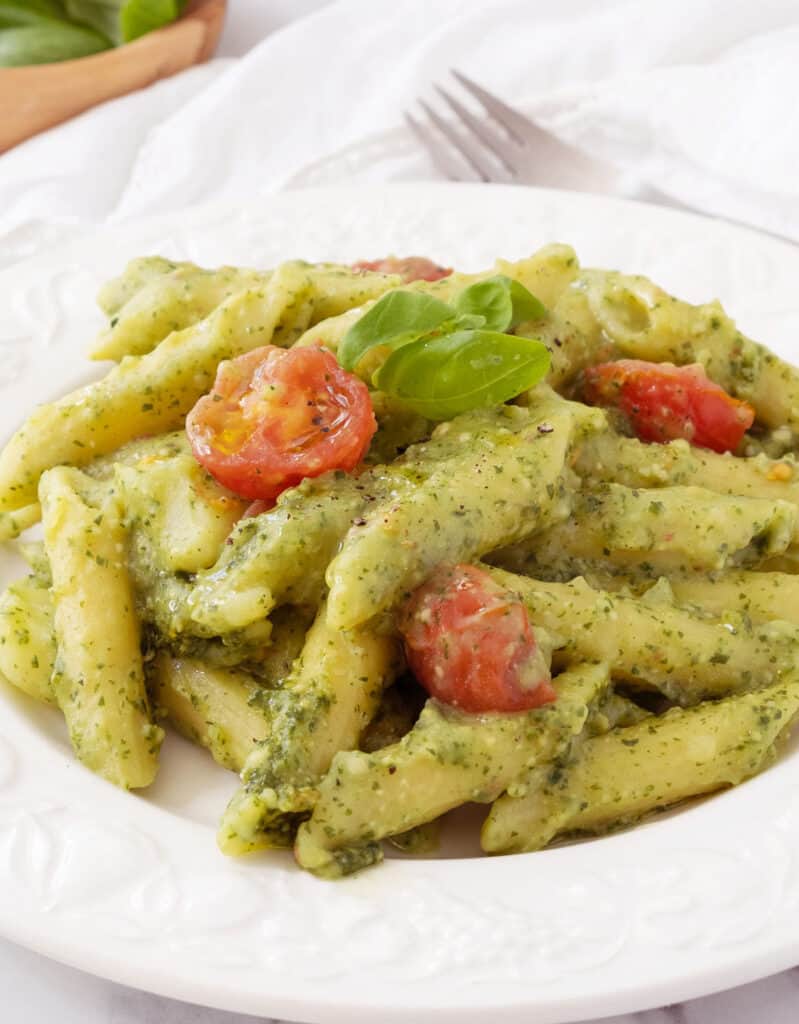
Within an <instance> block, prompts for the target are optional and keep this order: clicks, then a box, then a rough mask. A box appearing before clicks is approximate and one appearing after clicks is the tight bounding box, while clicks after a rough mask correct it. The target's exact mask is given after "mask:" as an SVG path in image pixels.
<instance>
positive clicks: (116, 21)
mask: <svg viewBox="0 0 799 1024" xmlns="http://www.w3.org/2000/svg"><path fill="white" fill-rule="evenodd" d="M65 3H66V9H67V14H68V15H69V17H70V18H72V19H73V20H74V21H79V22H82V23H83V24H85V25H90V26H91V27H92V28H94V29H97V31H98V32H102V33H103V34H104V35H106V36H108V38H109V39H112V40H113V41H114V42H115V43H116V44H117V45H120V44H122V43H129V42H131V41H132V40H134V39H138V38H139V36H143V35H144V34H145V33H147V32H152V30H153V29H156V28H161V27H162V26H163V25H168V24H169V22H171V21H174V20H175V19H176V18H178V17H179V16H180V14H181V13H182V11H183V8H184V7H185V6H186V0H65Z"/></svg>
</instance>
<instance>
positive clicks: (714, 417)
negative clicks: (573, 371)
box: [583, 359, 755, 452]
mask: <svg viewBox="0 0 799 1024" xmlns="http://www.w3.org/2000/svg"><path fill="white" fill-rule="evenodd" d="M583 395H584V397H585V399H586V401H588V402H590V403H591V404H593V405H604V406H612V407H614V408H617V409H620V410H621V411H622V412H623V413H624V414H625V415H626V416H627V418H628V419H629V421H630V425H631V426H632V428H633V430H634V431H635V433H636V434H637V436H638V437H639V438H640V439H641V440H642V441H654V442H658V443H661V444H663V443H665V442H667V441H674V440H676V439H678V438H684V439H685V440H686V441H690V442H691V444H693V445H696V446H697V447H699V448H710V449H712V450H713V451H714V452H730V451H734V450H735V449H736V448H737V447H738V445H739V444H740V443H741V439H742V438H743V436H744V434H745V433H746V431H747V430H748V429H749V428H750V427H751V426H752V423H753V422H754V419H755V411H754V409H753V408H752V406H751V405H749V404H748V403H747V402H742V401H740V400H739V399H737V398H733V397H732V395H729V394H727V392H726V391H725V390H724V389H723V388H721V387H719V385H718V384H714V383H713V381H712V380H710V379H709V377H708V376H707V375H706V373H705V371H704V368H703V367H702V366H701V365H700V364H698V363H694V364H691V365H690V366H674V364H673V363H648V362H645V361H644V360H642V359H619V360H618V361H617V362H613V363H600V364H599V365H598V366H590V367H588V369H587V370H586V371H585V384H584V389H583Z"/></svg>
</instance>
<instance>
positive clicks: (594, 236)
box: [0, 186, 799, 1024]
mask: <svg viewBox="0 0 799 1024" xmlns="http://www.w3.org/2000/svg"><path fill="white" fill-rule="evenodd" d="M551 240H562V241H568V242H570V243H571V244H573V245H575V246H576V248H577V250H578V253H579V254H580V256H581V258H582V260H583V262H584V263H593V264H597V265H601V266H614V267H620V268H623V269H625V270H630V271H641V272H643V273H646V274H650V275H652V276H653V277H654V278H655V280H656V281H658V282H659V283H661V284H663V285H664V286H665V287H667V288H669V289H671V290H673V291H675V292H676V293H677V294H679V295H681V296H684V297H686V298H688V299H691V300H695V301H698V300H703V299H709V298H711V297H713V296H718V297H720V298H721V299H722V300H723V301H724V303H725V305H726V306H727V308H728V309H729V310H730V311H731V312H732V313H733V314H734V315H736V316H737V318H738V320H739V322H740V325H741V327H742V328H743V329H744V330H745V331H747V332H749V333H751V334H753V335H754V336H756V337H758V338H761V339H763V340H764V341H766V342H768V343H769V344H771V345H772V346H773V347H775V348H776V349H777V350H778V351H780V352H781V353H783V354H784V355H787V356H791V355H793V357H794V358H797V356H799V352H797V350H796V346H797V339H799V305H798V304H797V281H799V249H794V248H792V247H790V246H788V245H784V244H782V243H780V242H777V241H775V240H773V239H770V238H765V237H762V236H759V235H757V234H755V233H753V232H748V231H745V230H742V229H739V228H733V227H730V226H729V225H726V224H720V223H714V222H712V221H708V220H704V219H700V218H696V217H692V216H689V215H685V214H678V213H674V212H672V211H667V210H662V209H656V208H650V207H646V206H642V205H637V204H632V203H624V202H620V201H614V200H608V199H604V198H598V197H591V196H586V195H574V194H559V193H555V192H543V191H534V190H527V189H503V188H500V187H496V186H491V187H488V188H486V187H479V186H478V187H473V186H461V187H457V186H408V187H402V186H398V187H395V188H391V189H382V190H374V191H369V190H363V189H359V190H357V191H355V190H350V191H348V190H343V189H339V190H320V191H307V192H295V193H287V194H283V195H278V196H273V197H268V198H262V199H259V200H257V201H254V202H252V203H250V204H249V205H247V206H239V207H236V208H232V207H226V208H219V207H214V208H204V209H200V210H197V211H194V212H192V213H191V214H181V215H180V216H174V217H167V218H159V219H158V220H153V221H149V222H146V223H142V222H139V223H137V224H131V225H127V226H121V227H116V228H114V229H113V230H108V231H102V232H99V233H98V234H96V235H95V236H93V237H91V238H88V239H86V240H84V241H82V242H80V243H76V244H72V245H70V246H69V247H67V248H64V249H62V250H61V251H58V252H53V253H50V254H46V255H43V256H42V257H41V258H37V259H35V260H34V261H31V262H30V263H28V264H26V265H22V266H17V267H15V268H12V269H9V270H7V271H5V272H3V273H2V274H0V302H1V303H2V308H3V310H4V316H3V320H2V323H0V352H2V355H3V358H2V360H0V387H2V403H0V405H1V406H2V407H1V408H0V431H2V432H3V433H7V432H9V431H10V430H11V429H13V427H14V426H15V425H16V424H17V423H18V422H19V420H20V419H21V417H22V416H23V415H24V414H25V412H27V410H28V409H29V408H30V406H31V405H32V404H33V403H34V402H35V401H41V400H43V399H45V398H48V397H52V396H54V395H56V394H58V393H60V392H62V391H64V390H65V389H66V388H67V387H70V386H72V385H73V384H74V383H76V382H78V381H80V380H81V379H85V378H86V376H87V373H88V371H87V367H86V364H85V363H84V362H82V360H81V354H82V352H83V351H84V349H85V347H86V344H87V343H88V342H89V340H90V338H91V336H92V335H93V333H94V331H95V330H96V328H97V327H98V326H99V323H100V318H99V315H98V314H97V313H96V312H95V310H94V308H93V296H94V293H95V291H96V289H97V286H98V285H99V284H100V282H101V281H102V280H103V279H105V278H107V277H108V276H109V275H112V274H115V273H117V272H118V271H119V270H120V269H121V268H122V266H123V265H124V262H125V261H126V260H127V259H128V258H129V257H131V256H134V255H139V254H143V253H148V252H161V253H163V254H165V255H169V256H172V257H175V258H183V259H185V258H188V259H193V260H196V261H198V262H200V263H207V264H213V263H218V262H222V261H225V262H230V263H244V264H256V265H258V264H260V265H269V264H272V263H274V262H275V261H277V260H280V259H283V258H286V257H290V256H297V257H304V258H306V259H310V260H319V259H342V260H353V259H356V258H358V257H375V256H380V255H382V254H384V253H387V252H392V251H393V252H396V253H399V254H409V253H420V254H428V255H430V256H432V257H433V258H434V259H437V260H440V261H444V262H451V263H455V264H457V265H458V266H459V267H463V268H465V269H477V268H480V267H483V266H486V265H488V264H489V263H490V262H491V261H492V260H493V259H494V257H495V256H497V255H502V256H504V257H507V258H511V259H512V258H515V257H519V256H522V255H525V254H528V253H530V252H531V251H532V250H533V249H535V248H536V247H538V246H540V245H542V244H543V243H545V242H548V241H551ZM792 346H793V349H792ZM4 560H5V564H4V569H5V570H6V571H7V573H10V572H11V569H12V565H11V560H10V558H9V557H6V556H4ZM234 786H235V780H234V779H233V777H232V776H231V775H229V774H226V773H225V772H223V771H222V770H221V769H216V767H215V766H214V765H213V764H212V763H210V761H209V760H208V759H207V758H206V757H205V755H204V754H202V753H201V752H199V751H197V750H195V749H193V748H190V747H189V746H188V745H187V744H184V743H183V742H182V741H179V740H171V741H170V742H168V743H167V744H166V747H165V751H164V758H163V767H162V772H161V775H160V778H159V781H158V783H157V785H156V786H155V787H154V788H153V790H152V791H151V792H150V793H149V794H148V795H147V796H131V795H127V794H124V793H122V792H118V791H117V790H115V789H114V788H112V787H111V786H110V785H107V784H106V783H104V782H102V781H100V780H99V779H97V778H95V777H93V776H92V775H91V774H90V773H88V772H87V771H85V770H84V769H83V768H82V767H81V766H80V765H79V764H77V763H76V762H75V761H74V760H73V758H72V756H71V754H70V752H69V749H68V745H67V743H66V740H65V736H64V732H63V729H62V728H61V726H60V724H59V723H58V721H57V716H56V715H54V714H53V713H51V712H49V711H47V710H46V709H42V708H38V707H35V706H34V705H33V704H32V703H31V702H29V701H27V700H26V699H24V698H22V697H18V696H16V695H15V694H14V693H12V692H10V691H9V690H8V689H6V688H3V689H2V691H0V932H2V933H3V934H5V935H7V936H8V937H9V938H11V939H14V940H16V941H18V942H20V943H22V944H24V945H27V946H30V947H31V948H33V949H36V950H39V951H40V952H43V953H46V954H48V955H50V956H52V957H55V958H57V959H59V960H62V961H64V962H66V963H69V964H72V965H74V966H77V967H81V968H83V969H84V970H87V971H91V972H93V973H96V974H99V975H103V976H105V977H108V978H113V979H115V980H117V981H120V982H124V983H126V984H129V985H134V986H137V987H140V988H145V989H149V990H151V991H154V992H159V993H162V994H164V995H169V996H174V997H177V998H183V999H188V1000H192V1001H194V1002H198V1003H205V1004H208V1005H211V1006H217V1007H222V1008H226V1009H230V1010H240V1011H246V1012H249V1013H258V1014H270V1015H274V1016H281V1017H288V1018H293V1019H299V1020H303V1021H313V1022H317V1021H318V1022H328V1021H329V1022H339V1021H340V1022H344V1021H346V1022H347V1024H354V1022H358V1021H369V1022H374V1021H380V1022H381V1024H390V1022H392V1021H414V1022H421V1021H425V1020H433V1019H434V1020H435V1021H437V1022H444V1021H458V1022H459V1024H462V1022H468V1021H478V1020H479V1021H482V1022H485V1021H488V1020H490V1021H492V1022H493V1021H530V1020H532V1019H534V1020H535V1021H536V1024H554V1022H564V1021H574V1020H577V1019H583V1018H585V1017H595V1016H597V1015H604V1014H611V1013H619V1012H623V1011H629V1010H634V1009H641V1008H645V1007H649V1006H653V1005H660V1004H663V1003H667V1002H674V1001H675V1000H681V999H685V998H690V997H693V996H697V995H700V994H704V993H707V992H710V991H713V990H715V989H719V988H723V987H728V986H732V985H737V984H740V983H742V982H745V981H748V980H752V979H754V978H757V977H760V976H763V975H765V974H768V973H771V972H773V971H777V970H780V969H781V968H784V967H787V966H788V965H790V964H794V963H797V962H799V931H797V927H796V920H797V913H798V912H799V807H797V798H796V794H797V792H798V791H799V750H797V749H796V748H795V747H794V748H792V749H791V750H789V751H788V752H787V753H786V754H785V756H783V758H782V759H781V760H780V762H779V763H778V764H777V765H775V766H774V767H773V768H771V769H770V770H769V771H768V772H767V773H766V774H765V775H762V776H760V777H759V778H757V779H754V780H753V781H751V782H748V783H746V784H745V785H744V786H741V787H740V788H739V789H736V790H733V791H731V792H728V793H725V794H723V795H721V796H718V797H715V798H714V799H711V800H709V801H707V802H704V803H702V804H699V805H696V806H694V807H691V808H690V809H687V810H685V811H683V812H681V813H678V814H675V815H672V816H670V817H666V818H663V819H661V820H659V821H656V822H655V823H652V824H649V825H647V826H645V827H643V828H639V829H637V830H635V831H630V832H627V833H623V834H620V835H616V836H613V837H610V838H606V839H601V840H598V841H594V842H589V843H583V844H580V845H575V846H571V847H564V848H560V849H555V850H551V851H547V852H543V853H536V854H531V855H523V856H514V857H505V858H498V859H488V858H463V857H461V858H459V859H450V860H419V861H412V860H393V861H390V862H388V863H386V864H385V865H384V866H382V867H380V868H379V869H376V870H373V871H368V872H366V873H365V874H363V875H362V876H360V877H357V878H354V879H351V880H348V881H344V882H340V883H336V884H332V883H327V882H321V881H317V880H316V879H314V878H312V877H310V876H309V875H306V874H303V873H301V872H300V871H298V870H296V869H295V867H294V865H293V863H292V861H291V858H290V857H289V856H287V855H284V854H274V855H266V856H263V857H257V858H253V859H251V860H248V861H243V862H238V863H236V862H232V861H230V860H226V859H225V858H223V857H222V856H221V855H220V854H219V853H218V852H217V850H216V846H215V842H214V826H215V822H216V819H217V817H218V814H219V812H220V810H221V808H222V806H223V805H224V803H225V801H226V799H227V797H228V795H229V794H230V793H231V792H232V790H233V789H234Z"/></svg>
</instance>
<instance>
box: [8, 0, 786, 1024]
mask: <svg viewBox="0 0 799 1024" xmlns="http://www.w3.org/2000/svg"><path fill="white" fill-rule="evenodd" d="M325 6H328V5H327V4H326V3H325V0H231V5H230V10H231V14H230V18H229V22H228V26H227V28H226V31H225V35H224V38H223V40H222V45H221V47H220V54H219V56H220V57H222V58H224V59H225V60H224V61H220V62H218V64H217V65H215V66H214V67H212V68H209V69H200V70H198V71H197V72H196V73H194V78H190V77H187V78H185V79H182V80H179V81H177V80H176V81H175V82H173V83H169V84H167V85H165V86H163V87H162V94H163V95H164V97H165V102H166V108H165V110H162V111H161V117H162V119H164V118H166V117H167V116H168V115H170V114H172V113H173V112H174V111H175V110H178V109H179V108H180V106H181V104H183V103H186V104H188V103H189V102H191V100H192V99H194V98H195V96H194V93H195V92H198V93H199V92H202V89H203V88H204V87H205V86H206V85H207V84H208V82H209V81H211V79H213V78H214V77H216V76H217V75H220V74H222V73H223V72H224V71H226V70H227V69H229V68H230V67H231V64H230V63H229V62H230V61H231V60H235V59H236V58H237V57H239V56H241V55H242V54H244V53H246V52H247V51H248V50H249V49H250V48H251V47H253V46H254V45H255V44H256V43H257V42H259V41H260V40H262V39H264V38H265V37H266V36H268V35H271V34H272V33H275V32H276V31H278V30H279V29H281V28H282V27H283V26H285V25H287V24H288V23H289V22H292V21H297V20H298V19H300V18H303V17H304V16H306V15H308V14H310V13H312V12H314V11H317V10H319V9H320V8H322V7H325ZM392 6H393V7H396V6H397V5H396V4H395V5H392ZM399 6H403V5H402V4H400V5H399ZM405 6H407V4H405ZM656 6H657V5H656ZM699 6H701V4H697V7H699ZM732 6H733V5H732V4H730V3H729V0H727V5H726V6H725V12H727V11H729V10H730V8H732ZM777 6H778V3H777V0H762V2H761V3H760V4H759V5H757V10H758V12H761V11H762V12H767V9H769V10H770V9H771V8H774V9H776V7H777ZM738 7H741V8H742V7H743V4H737V5H736V10H737V8H738ZM379 9H380V7H379V5H375V16H377V11H378V10H379ZM750 10H751V8H750ZM763 17H767V13H764V14H763ZM544 28H546V26H544ZM285 38H286V37H285V36H284V39H285ZM286 45H288V44H286ZM664 48H667V43H664ZM699 49H701V48H699ZM699 49H697V52H696V53H692V54H691V57H690V59H691V60H693V61H694V62H696V63H701V60H702V54H701V53H700V52H699ZM434 51H435V47H434V46H432V45H431V50H430V53H429V54H425V55H424V61H426V72H425V74H426V76H427V77H428V78H432V77H436V76H438V77H440V73H441V72H442V71H443V70H445V68H446V66H447V65H446V62H445V61H444V60H443V58H441V59H438V60H436V59H435V52H434ZM428 57H429V59H428ZM745 59H747V55H746V54H744V60H745ZM420 60H421V58H420ZM603 60H604V56H603V55H602V54H601V53H599V52H597V53H596V55H595V61H596V63H597V65H599V64H601V62H602V61H603ZM642 63H643V59H642V58H641V56H640V52H639V53H638V55H637V56H636V55H631V58H630V69H629V70H630V73H631V74H632V73H634V72H636V71H637V70H638V69H639V67H640V65H641V64H642ZM307 70H308V72H309V81H313V82H314V83H315V85H318V83H319V80H320V76H323V73H324V72H325V71H326V69H325V68H319V67H315V68H310V69H307ZM545 70H546V69H545ZM389 77H390V76H389ZM489 80H490V75H489ZM194 83H196V85H195V84H194ZM621 84H622V85H623V84H624V83H623V81H622V82H621ZM661 87H662V88H666V87H667V77H666V75H665V72H664V77H663V79H662V82H661ZM766 88H768V86H767V85H766ZM536 89H539V91H540V79H539V80H537V81H536V84H535V87H534V89H533V92H535V90H536ZM386 92H387V93H389V94H390V100H391V103H392V104H393V105H394V108H396V104H397V98H396V97H394V96H393V95H391V83H390V81H387V83H386ZM531 95H532V93H531ZM135 102H136V101H133V103H134V104H135ZM377 103H378V101H377V99H375V100H374V104H377ZM139 108H140V110H141V115H140V117H139V118H138V120H137V121H136V122H135V123H132V122H131V121H130V119H129V120H128V125H131V126H132V127H131V130H132V131H133V130H134V129H135V131H134V134H135V132H138V133H139V134H140V136H141V138H142V139H145V138H146V137H147V136H148V135H149V134H150V133H151V131H152V132H153V133H155V129H156V128H157V125H151V124H150V123H149V122H148V117H149V116H150V115H149V114H148V113H147V111H146V103H144V102H142V103H140V104H139ZM167 108H168V109H167ZM129 109H133V105H130V107H129ZM597 111H598V113H599V114H600V115H602V108H601V104H600V105H598V106H597ZM99 116H101V117H108V119H109V120H113V117H114V116H115V115H114V111H113V109H112V106H111V105H108V106H107V108H106V110H105V111H104V112H102V113H101V114H100V115H99ZM631 116H632V112H631ZM357 124H358V122H357V118H354V119H353V120H352V124H350V125H347V126H346V127H345V126H342V132H343V133H344V138H343V141H350V139H349V138H348V137H346V132H347V131H350V130H351V129H352V128H353V126H355V127H356V128H357ZM561 125H562V127H563V130H564V132H565V134H567V135H568V130H569V120H568V118H566V119H565V120H562V122H561ZM126 127H127V125H126ZM318 127H319V132H320V137H324V138H325V139H326V145H327V147H328V149H330V148H331V144H330V143H331V136H330V134H329V132H328V134H325V128H326V126H323V125H322V124H321V123H320V124H319V126H318ZM653 127H654V128H657V124H655V123H653ZM93 131H94V132H96V129H92V127H91V122H88V121H87V122H85V136H84V139H86V140H87V139H88V138H89V137H90V136H91V134H92V132H93ZM621 134H623V133H620V136H621ZM76 138H77V136H76ZM698 141H699V140H698ZM34 144H35V145H38V144H39V143H38V140H34ZM333 148H334V147H333ZM752 148H754V147H752ZM20 149H22V147H21V148H20ZM31 152H33V150H31ZM318 155H319V156H321V155H323V153H322V152H320V153H319V154H318ZM14 159H15V161H16V162H15V164H14V166H16V167H19V166H20V161H19V160H16V158H14ZM125 159H126V156H125V153H124V152H122V153H121V155H120V159H119V160H117V164H120V162H121V163H124V160H125ZM6 166H9V167H11V166H12V164H11V163H9V164H8V165H6V164H5V163H4V162H3V161H0V198H2V199H3V206H4V207H5V209H6V211H8V210H9V209H10V208H12V207H13V209H14V210H15V219H14V220H13V222H10V221H9V222H7V227H6V229H5V230H4V242H6V243H8V246H6V250H7V252H8V251H9V249H8V247H9V246H10V248H11V249H13V248H14V246H17V247H18V249H19V254H20V255H23V254H24V253H25V250H26V248H28V249H29V247H30V246H32V245H34V244H42V243H44V242H46V241H48V240H52V239H55V238H57V237H62V236H63V234H64V233H65V232H68V231H73V230H83V229H84V227H85V224H86V222H91V220H92V217H93V216H94V215H95V212H94V211H90V210H89V209H88V206H87V207H86V208H85V209H84V208H82V207H81V206H80V202H79V198H80V197H77V196H74V195H73V194H72V193H70V191H69V187H68V186H69V181H68V179H67V177H63V178H62V180H61V182H60V183H59V185H58V187H56V186H55V185H54V186H53V187H49V186H48V189H47V195H45V193H43V192H41V193H39V194H36V195H35V196H34V197H33V198H31V195H32V194H28V193H26V194H25V195H23V194H22V193H21V192H20V190H19V188H17V189H16V192H14V182H13V180H12V179H13V174H12V173H9V174H7V175H6V176H4V173H3V171H4V167H6ZM794 166H795V164H794ZM297 169H298V168H296V167H295V168H290V167H288V166H286V167H284V168H281V170H283V171H284V172H285V173H286V174H287V173H288V172H289V171H291V170H294V171H296V170H297ZM655 169H657V168H655ZM120 170H121V171H122V170H124V167H121V166H120ZM275 171H277V168H275ZM54 180H55V179H54ZM178 180H179V179H177V178H176V181H178ZM230 180H231V182H233V183H234V184H235V182H236V179H235V178H231V179H230ZM109 182H110V179H109ZM133 185H134V187H133V188H132V189H131V188H128V189H127V190H126V192H125V193H124V195H122V205H123V207H124V205H125V202H127V204H128V208H129V209H130V210H132V211H133V212H136V190H135V180H134V181H133ZM62 186H63V187H62ZM102 186H103V181H102V180H100V179H98V188H97V189H95V190H94V191H93V193H92V196H91V198H92V201H93V202H95V203H97V202H100V201H101V200H102V197H103V196H104V195H105V194H106V193H105V192H103V188H102ZM212 186H213V183H212V182H211V183H209V182H205V183H204V187H205V188H206V190H207V191H210V193H213V187H212ZM59 188H60V189H61V191H59ZM85 192H86V190H85V189H84V194H85ZM107 195H108V203H107V205H106V207H105V208H104V209H101V206H98V207H97V209H99V210H101V213H100V216H109V215H112V214H113V212H114V208H115V204H116V205H117V209H118V208H119V207H118V204H119V202H120V196H119V195H116V194H115V193H114V190H113V188H111V186H110V184H109V187H108V189H107ZM9 197H11V198H12V199H13V200H14V202H10V201H9ZM48 197H49V199H50V200H52V210H53V213H52V217H51V220H50V221H49V222H48V221H47V220H46V218H43V217H42V214H41V201H42V200H44V199H47V198H48ZM192 198H194V196H192ZM27 203H30V205H29V206H26V204H27ZM32 210H33V211H35V216H34V215H33V214H32V213H31V211H32ZM5 258H7V256H6V257H5ZM0 991H2V992H3V1008H2V1010H1V1011H0V1021H2V1022H3V1024H5V1022H8V1024H53V1022H54V1021H57V1022H58V1024H247V1022H252V1021H255V1018H252V1017H243V1016H240V1015H237V1014H230V1013H225V1012H221V1011H216V1010H210V1009H205V1008H201V1007H195V1006H189V1005H187V1004H183V1003H178V1002H174V1001H172V1000H166V999H161V998H158V997H156V996H152V995H149V994H146V993H142V992H138V991H134V990H131V989H128V988H125V987H123V986H120V985H115V984H112V983H110V982H105V981H102V980H100V979H97V978H94V977H90V976H89V975H86V974H83V973H81V972H79V971H76V970H73V969H71V968H68V967H64V966H62V965H60V964H57V963H54V962H52V961H50V960H47V959H45V958H43V957H41V956H38V955H37V954H34V953H31V952H29V951H27V950H23V949H21V948H19V947H17V946H14V945H12V944H10V943H8V942H4V941H2V940H0ZM797 1019H799V968H796V969H794V970H792V971H788V972H785V973H783V974H781V975H778V976H776V977H774V978H770V979H766V980H764V981H761V982H757V983H755V984H751V985H747V986H744V987H741V988H738V989H733V990H730V991H727V992H724V993H720V994H717V995H714V996H709V997H707V998H704V999H699V1000H694V1001H692V1002H689V1003H685V1004H680V1005H676V1006H670V1007H666V1008H662V1009H659V1010H652V1011H648V1012H642V1013H637V1014H630V1015H626V1016H623V1017H615V1018H608V1020H609V1021H610V1022H611V1024H795V1022H796V1020H797ZM264 1024H267V1022H264ZM376 1024H379V1022H376ZM419 1024H422V1022H419ZM531 1024H532V1022H531Z"/></svg>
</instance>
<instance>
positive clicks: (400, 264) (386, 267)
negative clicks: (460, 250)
mask: <svg viewBox="0 0 799 1024" xmlns="http://www.w3.org/2000/svg"><path fill="white" fill-rule="evenodd" d="M352 269H353V270H372V271H375V272H377V273H379V274H399V275H400V276H401V277H402V280H403V282H404V283H405V284H409V283H410V282H411V281H440V280H441V278H442V277H449V275H450V274H451V273H452V267H440V266H439V265H438V264H437V263H433V261H432V260H429V259H427V257H426V256H406V257H405V258H404V259H399V258H398V257H397V256H386V257H385V258H384V259H382V260H359V261H358V262H357V263H353V265H352Z"/></svg>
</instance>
